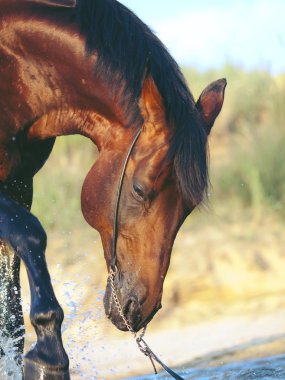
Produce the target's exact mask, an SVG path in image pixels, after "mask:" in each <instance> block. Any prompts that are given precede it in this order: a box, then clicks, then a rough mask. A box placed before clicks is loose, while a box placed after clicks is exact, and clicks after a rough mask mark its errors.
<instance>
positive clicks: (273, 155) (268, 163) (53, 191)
mask: <svg viewBox="0 0 285 380" xmlns="http://www.w3.org/2000/svg"><path fill="white" fill-rule="evenodd" d="M184 73H185V76H186V78H187V80H188V82H189V86H190V88H191V90H192V92H193V94H195V96H196V97H197V96H198V95H199V94H200V93H201V91H202V89H203V88H204V87H205V86H206V85H207V84H209V83H210V82H211V81H213V80H215V79H217V78H220V77H226V78H227V81H228V87H227V90H226V100H225V105H224V108H223V110H222V113H221V115H220V116H219V118H218V121H217V124H216V126H215V128H214V130H213V133H212V135H211V141H210V145H211V149H210V151H211V178H212V183H213V191H212V193H213V195H214V196H213V199H214V200H215V202H216V204H221V203H227V204H228V205H231V204H233V203H238V205H239V207H244V208H246V209H247V211H249V212H250V213H251V214H252V215H255V214H256V212H262V210H265V209H268V208H270V210H272V211H273V212H275V213H277V214H278V215H281V216H282V217H285V210H284V207H283V205H284V203H285V75H280V76H279V77H273V76H271V75H270V74H269V73H267V72H258V71H254V72H246V71H243V70H242V69H238V68H235V67H232V66H226V67H224V68H223V69H221V70H220V71H208V72H205V73H200V72H198V71H195V70H193V69H189V68H185V69H184ZM96 154H97V153H96V150H95V148H94V146H93V144H92V143H91V142H89V141H88V140H86V139H84V138H81V137H78V136H75V137H68V138H66V137H64V138H59V139H58V141H57V143H56V146H55V149H54V151H53V153H52V155H51V157H50V159H49V161H48V163H47V164H46V167H45V168H44V169H43V170H42V171H41V173H39V174H38V176H36V179H35V200H34V206H33V211H34V213H35V214H36V215H38V217H39V218H40V219H41V220H42V221H43V224H44V225H45V227H47V228H50V229H52V228H54V227H56V228H57V229H58V228H62V229H63V230H65V231H67V230H69V229H74V228H76V227H80V226H81V225H82V217H81V213H80V190H81V186H82V183H83V180H84V177H85V175H86V174H87V171H88V170H89V168H90V167H91V165H92V163H93V162H94V161H95V158H96ZM230 207H231V206H230Z"/></svg>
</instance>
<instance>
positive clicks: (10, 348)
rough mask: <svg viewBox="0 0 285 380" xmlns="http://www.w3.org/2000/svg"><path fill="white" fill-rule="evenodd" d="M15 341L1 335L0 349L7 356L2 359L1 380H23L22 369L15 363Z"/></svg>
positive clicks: (0, 367) (0, 366)
mask: <svg viewBox="0 0 285 380" xmlns="http://www.w3.org/2000/svg"><path fill="white" fill-rule="evenodd" d="M15 343H16V342H15V339H11V338H9V337H7V336H4V335H3V334H1V335H0V347H1V349H2V351H3V352H5V355H3V356H2V357H0V374H1V380H22V367H21V366H20V365H19V364H17V363H16V361H15V356H16V353H15Z"/></svg>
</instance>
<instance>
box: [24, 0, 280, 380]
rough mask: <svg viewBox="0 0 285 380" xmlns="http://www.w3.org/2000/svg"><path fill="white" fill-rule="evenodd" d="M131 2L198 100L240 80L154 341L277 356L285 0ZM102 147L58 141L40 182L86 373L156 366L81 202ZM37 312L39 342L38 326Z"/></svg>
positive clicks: (227, 355)
mask: <svg viewBox="0 0 285 380" xmlns="http://www.w3.org/2000/svg"><path fill="white" fill-rule="evenodd" d="M122 3H123V4H125V5H126V6H127V7H129V8H131V9H132V10H133V11H134V12H135V13H136V14H137V15H138V16H139V17H140V18H141V19H142V20H143V21H145V23H147V24H148V25H149V26H150V27H151V28H152V29H153V31H154V32H155V33H156V34H157V35H158V36H159V38H160V39H161V40H162V41H163V42H164V44H165V45H166V46H167V47H168V49H169V50H170V52H171V53H172V55H173V56H174V58H175V59H176V60H177V61H178V63H179V64H180V66H181V68H182V70H183V72H184V74H185V76H186V79H187V81H188V83H189V87H190V89H191V91H192V93H193V95H194V97H195V98H196V99H197V98H198V97H199V95H200V93H201V91H202V90H203V89H204V87H205V86H206V85H208V84H209V83H210V82H211V81H214V80H216V79H218V78H222V77H225V78H227V81H228V87H227V89H226V98H225V104H224V107H223V110H222V113H221V115H220V116H219V117H218V120H217V122H216V124H215V127H214V129H213V132H212V134H211V136H210V142H209V149H210V162H211V165H210V176H211V183H212V186H211V189H210V194H209V203H208V205H207V207H204V208H200V209H199V210H196V211H195V212H194V213H193V214H192V215H191V216H190V217H189V218H188V219H187V220H186V222H185V223H184V225H183V226H182V228H181V231H180V232H179V234H178V237H177V239H176V242H175V246H174V249H173V253H172V261H171V266H170V270H169V273H168V276H167V279H166V281H165V287H164V296H163V309H162V310H161V311H160V312H159V313H158V315H157V316H156V317H155V318H154V320H153V322H152V323H151V325H150V327H149V338H148V339H147V340H149V342H150V343H151V345H152V347H153V349H154V351H155V352H157V353H158V354H160V355H161V356H162V358H163V359H164V360H165V361H167V363H168V364H170V365H184V366H185V363H187V362H189V363H190V362H191V363H190V364H189V367H190V366H191V368H192V367H193V366H200V367H201V368H202V367H203V366H204V367H205V361H203V360H202V359H199V358H205V357H207V358H208V359H207V360H208V361H207V363H208V364H207V368H216V367H217V366H218V365H219V366H220V365H222V364H221V362H222V363H227V362H233V361H241V360H249V359H250V360H252V359H255V360H257V358H263V357H271V356H272V355H277V356H278V355H280V354H282V353H284V351H285V344H284V339H283V338H284V334H285V299H284V291H285V248H284V247H285V235H284V223H285V208H284V204H285V28H284V15H285V2H284V1H283V0H272V1H270V2H269V1H263V0H236V1H235V0H215V1H210V0H200V1H199V2H198V1H195V2H194V1H192V0H177V1H172V0H169V1H167V0H155V1H153V0H143V1H137V0H124V1H122ZM96 154H97V151H96V149H95V148H94V146H93V145H92V144H91V143H90V142H89V141H87V140H85V139H84V138H81V137H78V136H76V137H64V138H59V139H58V141H57V143H56V146H55V149H54V151H53V153H52V155H51V157H50V159H49V161H48V162H47V164H46V166H45V167H44V168H43V170H42V171H41V172H40V173H39V174H38V175H37V177H36V178H35V195H34V205H33V212H34V213H35V214H36V215H37V216H38V217H39V218H40V220H41V221H42V223H43V225H44V227H45V228H46V230H47V232H48V251H47V261H48V264H49V268H50V272H51V277H52V279H53V283H54V286H55V289H56V294H57V295H58V298H59V301H60V303H61V305H62V306H63V308H64V310H65V314H66V318H65V323H64V339H65V344H66V347H67V351H68V352H69V355H70V358H71V367H72V373H73V378H74V379H77V378H78V379H79V378H86V379H101V378H102V379H103V378H106V379H107V378H109V379H115V378H124V377H126V376H127V375H130V376H131V375H134V374H139V373H144V372H151V367H150V366H149V363H148V362H147V361H146V359H145V358H144V357H141V356H140V353H137V351H136V348H135V346H134V345H132V342H130V341H131V338H130V337H129V336H127V334H125V333H120V332H118V331H116V329H115V327H113V326H112V325H111V324H110V322H109V321H108V320H107V319H106V317H105V316H104V312H103V308H102V297H103V293H104V288H105V283H106V278H107V270H106V267H105V262H104V259H103V253H102V246H101V242H100V238H99V236H98V234H97V233H96V232H95V231H93V230H92V229H91V228H90V227H89V226H88V225H87V224H86V222H85V221H84V220H83V217H82V215H81V210H80V191H81V186H82V183H83V180H84V178H85V175H86V174H87V171H88V170H89V168H90V167H91V165H92V163H93V162H94V160H95V158H96ZM22 276H23V283H24V295H25V300H24V308H25V311H26V315H28V310H29V306H28V302H29V296H28V290H27V286H26V280H25V274H24V271H23V274H22ZM26 319H27V326H28V330H27V347H28V346H29V345H30V344H31V342H32V341H33V340H34V336H33V333H32V330H31V328H30V327H29V322H28V318H26ZM165 342H166V343H165ZM217 353H218V354H217ZM126 355H127V357H128V359H129V360H128V361H127V362H126ZM219 355H220V356H219ZM213 357H216V358H217V357H218V358H222V359H219V361H218V363H217V359H215V360H214V359H213ZM110 358H111V359H110ZM209 358H210V359H209ZM193 360H194V361H193ZM199 360H200V361H199ZM273 362H274V361H272V363H273ZM197 363H198V364H197ZM203 363H204V364H203ZM272 365H274V364H272ZM186 366H187V365H186ZM272 368H273V367H272ZM201 378H202V377H201ZM210 378H212V377H209V379H210ZM216 378H221V377H216ZM256 378H261V377H256ZM272 378H274V377H272ZM203 379H204V377H203Z"/></svg>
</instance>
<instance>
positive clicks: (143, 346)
mask: <svg viewBox="0 0 285 380" xmlns="http://www.w3.org/2000/svg"><path fill="white" fill-rule="evenodd" d="M141 132H142V128H140V130H139V131H138V132H137V133H136V135H135V137H134V139H133V141H132V143H131V145H130V147H129V150H128V152H127V155H126V158H125V161H124V165H123V168H122V171H121V175H120V178H119V183H118V190H117V196H116V204H115V212H114V224H113V245H112V256H111V261H110V268H109V276H108V278H109V282H110V286H111V302H112V301H114V303H115V306H116V308H117V310H118V313H119V315H120V317H121V318H122V320H123V322H124V323H125V325H126V327H127V329H128V330H129V331H130V333H131V334H132V336H133V338H134V339H135V340H136V343H137V345H138V348H139V349H140V351H141V352H142V353H143V354H144V355H145V356H147V357H148V358H149V359H150V361H151V363H152V366H153V369H154V372H155V374H157V370H156V367H155V364H154V361H156V362H157V363H159V364H160V365H161V366H162V367H163V368H164V369H165V371H166V372H168V373H169V374H170V375H171V376H172V377H173V378H174V379H177V380H184V379H183V378H182V377H181V376H179V375H178V374H177V373H175V372H174V371H173V370H172V369H171V368H169V367H167V365H165V364H164V363H163V362H162V361H161V360H160V359H159V358H158V357H157V356H156V355H155V354H154V352H153V351H152V350H151V349H150V347H149V346H148V344H147V343H146V342H145V340H144V339H143V337H144V335H145V332H146V326H145V327H144V328H143V331H142V333H140V334H139V335H137V333H136V332H135V331H134V329H133V328H132V326H131V324H130V323H129V321H128V319H127V318H126V316H125V315H124V312H123V309H122V306H121V303H120V300H119V298H118V295H117V291H116V287H115V276H116V274H117V273H118V272H119V269H118V267H117V261H118V259H117V241H118V227H119V225H118V219H119V218H118V215H119V206H120V198H121V194H122V189H123V183H124V176H125V173H126V169H127V165H128V162H129V159H130V156H131V154H132V151H133V148H134V146H135V144H136V142H137V140H138V138H139V137H140V134H141Z"/></svg>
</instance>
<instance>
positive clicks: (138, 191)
mask: <svg viewBox="0 0 285 380" xmlns="http://www.w3.org/2000/svg"><path fill="white" fill-rule="evenodd" d="M133 194H134V196H135V198H136V199H137V200H138V201H146V199H147V196H146V194H145V192H144V190H143V188H142V187H141V186H140V185H138V184H136V183H134V184H133Z"/></svg>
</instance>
